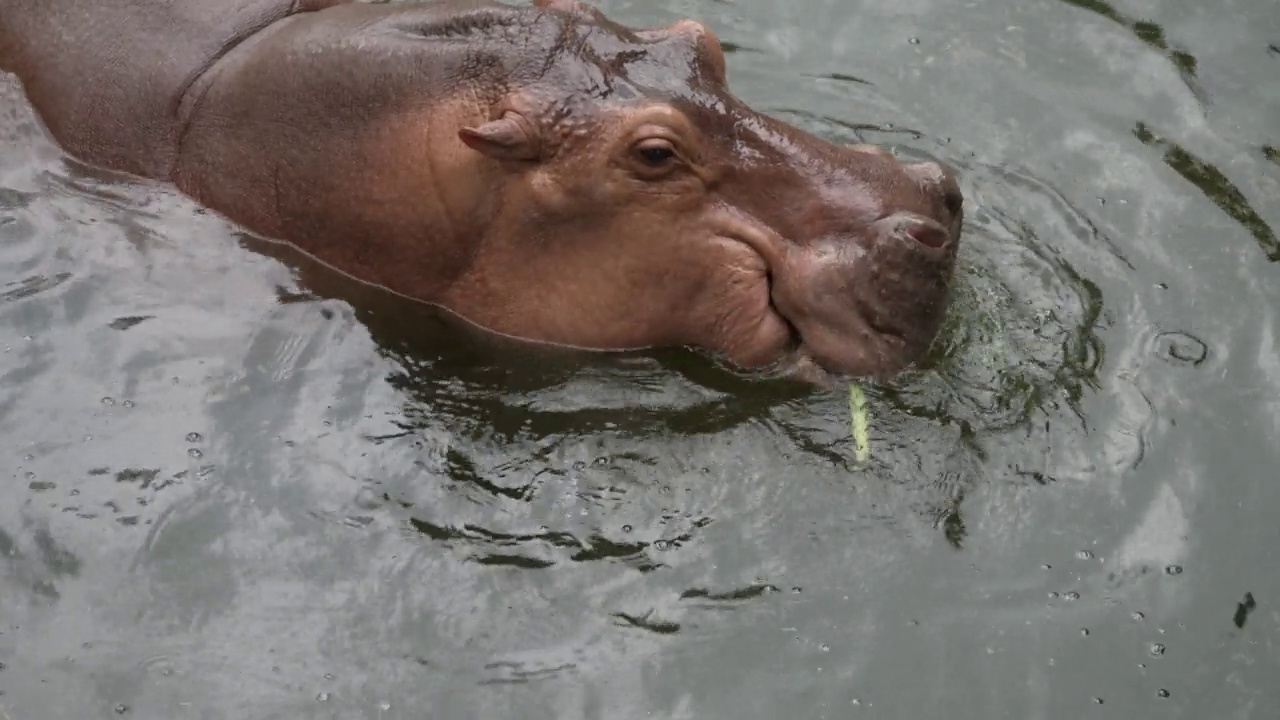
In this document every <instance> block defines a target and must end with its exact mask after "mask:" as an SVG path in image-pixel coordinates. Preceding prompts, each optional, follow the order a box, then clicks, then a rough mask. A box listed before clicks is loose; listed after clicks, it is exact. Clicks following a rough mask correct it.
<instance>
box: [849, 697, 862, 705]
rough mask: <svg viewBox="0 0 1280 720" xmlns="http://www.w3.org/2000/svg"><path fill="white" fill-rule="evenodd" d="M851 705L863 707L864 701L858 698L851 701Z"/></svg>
mask: <svg viewBox="0 0 1280 720" xmlns="http://www.w3.org/2000/svg"><path fill="white" fill-rule="evenodd" d="M849 704H850V705H861V704H862V701H861V700H859V699H858V698H854V699H852V700H850V701H849Z"/></svg>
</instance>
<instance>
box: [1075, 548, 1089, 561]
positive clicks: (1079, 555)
mask: <svg viewBox="0 0 1280 720" xmlns="http://www.w3.org/2000/svg"><path fill="white" fill-rule="evenodd" d="M1076 557H1077V558H1079V559H1081V560H1092V559H1093V553H1092V552H1089V551H1088V550H1081V551H1080V552H1078V553H1076Z"/></svg>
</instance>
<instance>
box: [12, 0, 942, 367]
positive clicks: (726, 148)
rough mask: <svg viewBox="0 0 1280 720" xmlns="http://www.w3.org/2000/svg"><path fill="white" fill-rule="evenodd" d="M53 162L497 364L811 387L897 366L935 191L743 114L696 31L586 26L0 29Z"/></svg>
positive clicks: (496, 15)
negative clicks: (512, 358) (535, 348)
mask: <svg viewBox="0 0 1280 720" xmlns="http://www.w3.org/2000/svg"><path fill="white" fill-rule="evenodd" d="M0 69H2V70H4V71H7V72H9V73H12V74H14V75H16V77H17V78H18V80H19V82H20V83H21V85H22V87H23V91H24V92H25V94H26V96H27V98H28V100H29V101H30V103H31V105H32V106H33V108H34V109H35V111H36V113H37V115H38V117H39V118H40V119H41V122H42V123H43V124H44V126H45V128H46V129H47V131H48V132H49V134H50V135H51V136H52V137H53V139H54V141H55V142H57V143H58V144H59V146H60V147H61V148H62V149H63V150H64V151H65V152H66V153H67V155H68V156H70V157H71V158H74V159H76V160H78V161H80V162H83V163H85V164H87V165H90V166H96V167H99V168H104V169H107V170H111V171H117V172H120V173H124V174H126V175H127V176H134V177H137V178H144V179H148V180H151V181H159V182H163V183H170V184H172V186H173V187H175V188H176V189H177V190H178V191H180V192H181V193H183V194H185V195H187V196H189V197H190V198H192V199H193V200H194V201H195V202H196V203H198V204H200V205H203V206H205V207H206V208H208V209H210V210H212V211H214V212H216V213H218V214H220V215H222V216H223V217H225V218H226V219H228V220H229V221H230V222H231V223H233V224H235V225H237V226H240V227H242V228H244V229H245V230H247V231H248V232H250V233H252V234H254V235H258V236H261V237H264V238H268V239H271V240H277V241H281V242H285V243H288V244H290V245H293V246H294V247H296V248H297V249H298V250H300V251H302V252H304V253H306V254H308V255H310V256H312V257H313V258H315V259H316V260H318V261H319V262H321V263H322V264H324V265H327V266H329V267H331V268H333V269H335V270H337V271H339V272H341V273H344V274H346V275H348V276H351V277H353V278H355V279H357V280H359V281H362V282H364V283H368V284H372V285H375V286H380V287H381V288H385V289H386V290H389V291H390V292H392V293H395V294H398V295H401V296H404V297H407V298H410V299H413V300H417V301H421V302H424V303H429V304H432V305H435V306H437V307H439V308H443V309H444V310H445V311H447V312H448V313H451V314H453V315H456V316H457V317H460V318H462V319H464V320H465V321H467V322H468V323H470V324H472V325H474V326H478V327H479V328H482V329H483V330H485V331H487V332H490V333H496V334H498V335H499V336H506V337H510V338H515V339H518V340H520V341H530V342H535V343H546V344H549V345H557V346H567V347H571V348H583V349H589V350H599V351H611V350H631V349H643V348H659V347H688V348H696V349H700V350H702V351H704V352H707V353H710V354H712V355H713V356H715V357H717V358H719V359H721V360H723V361H724V362H725V363H726V364H727V365H729V366H731V367H733V368H737V369H741V370H745V371H756V372H760V373H763V374H767V375H768V374H776V375H782V376H788V377H795V378H799V379H801V380H805V381H809V382H814V383H817V384H820V385H828V386H830V385H831V384H832V383H834V382H835V381H837V380H847V379H850V378H857V377H882V376H892V375H894V374H896V373H898V372H900V371H902V370H903V369H905V368H907V367H908V366H910V365H911V364H912V363H914V362H915V361H917V360H918V359H919V358H920V357H921V356H922V355H923V354H924V352H925V351H926V350H927V349H928V347H929V345H930V344H931V343H932V341H933V339H934V337H935V336H936V335H937V333H938V332H939V328H940V325H941V321H942V317H943V315H944V313H945V312H946V310H947V306H948V303H949V294H950V286H951V283H952V276H953V274H954V266H955V258H956V251H957V246H958V243H959V240H960V234H961V225H962V215H963V211H962V205H963V196H962V194H961V191H960V189H959V186H958V184H957V182H956V179H955V177H954V173H953V172H952V171H951V170H950V169H948V168H946V167H943V166H942V165H940V164H938V163H934V162H923V163H907V162H903V161H901V160H899V159H898V158H897V157H896V156H895V155H894V154H893V153H891V152H888V151H886V150H884V149H882V148H879V147H876V146H869V145H857V146H845V145H839V144H835V143H833V142H830V141H828V140H826V139H823V138H820V137H817V136H815V135H813V134H810V133H807V132H804V131H802V130H800V129H799V128H797V127H794V126H792V125H789V124H787V123H785V122H783V121H781V120H779V119H777V118H773V117H770V116H768V115H766V114H763V113H759V112H756V111H754V110H752V109H751V108H750V107H748V106H747V105H746V104H745V103H744V102H743V101H742V100H740V99H739V98H738V97H737V96H735V95H734V94H733V93H732V92H731V91H730V90H729V88H728V84H727V80H726V63H725V54H724V49H723V48H722V47H721V44H720V42H719V40H718V39H717V37H716V34H715V32H714V31H713V30H712V29H710V28H708V27H707V26H705V25H703V24H702V23H699V22H696V21H694V20H681V21H678V22H675V23H673V24H670V25H666V26H663V27H648V28H639V27H629V26H625V25H622V24H619V23H617V22H615V21H613V20H611V19H610V18H608V17H606V15H605V14H604V13H602V12H601V11H600V10H598V9H596V8H594V7H592V6H591V5H588V4H586V3H584V2H580V1H579V0H536V1H535V2H533V3H532V4H528V5H520V6H516V5H509V4H502V3H498V2H492V1H490V0H444V1H438V2H399V3H377V4H374V3H367V2H351V1H350V0H0Z"/></svg>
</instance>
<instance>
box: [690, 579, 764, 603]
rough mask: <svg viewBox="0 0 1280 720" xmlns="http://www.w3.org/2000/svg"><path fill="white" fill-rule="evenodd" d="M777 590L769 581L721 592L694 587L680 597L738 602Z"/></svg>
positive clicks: (713, 601) (718, 601)
mask: <svg viewBox="0 0 1280 720" xmlns="http://www.w3.org/2000/svg"><path fill="white" fill-rule="evenodd" d="M776 592H778V588H777V587H776V586H774V585H771V584H768V583H763V584H754V585H748V586H746V587H743V588H736V589H734V590H725V591H721V592H712V591H711V590H707V589H705V588H692V589H689V590H685V591H684V592H682V593H680V599H681V600H705V601H708V602H711V603H736V602H741V601H744V600H754V599H756V598H758V597H763V596H765V595H768V594H770V593H776Z"/></svg>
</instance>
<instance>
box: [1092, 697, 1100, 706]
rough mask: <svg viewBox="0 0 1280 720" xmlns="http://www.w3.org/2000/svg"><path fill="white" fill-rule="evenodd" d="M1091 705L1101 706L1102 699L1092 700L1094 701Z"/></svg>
mask: <svg viewBox="0 0 1280 720" xmlns="http://www.w3.org/2000/svg"><path fill="white" fill-rule="evenodd" d="M1093 704H1094V705H1101V704H1102V698H1100V697H1096V698H1094V699H1093Z"/></svg>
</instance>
